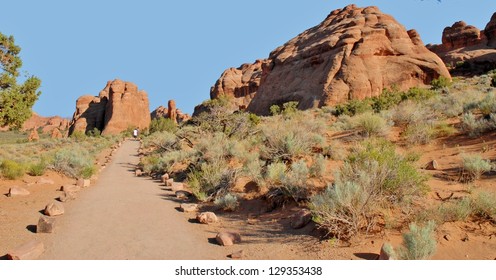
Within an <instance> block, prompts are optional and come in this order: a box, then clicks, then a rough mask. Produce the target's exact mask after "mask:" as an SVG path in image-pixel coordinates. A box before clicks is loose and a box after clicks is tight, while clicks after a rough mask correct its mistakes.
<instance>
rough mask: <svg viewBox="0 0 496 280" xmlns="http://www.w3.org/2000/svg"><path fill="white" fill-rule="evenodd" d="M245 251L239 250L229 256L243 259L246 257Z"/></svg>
mask: <svg viewBox="0 0 496 280" xmlns="http://www.w3.org/2000/svg"><path fill="white" fill-rule="evenodd" d="M244 253H245V252H244V251H243V250H241V251H237V252H234V253H232V254H230V255H229V256H228V257H230V258H231V259H235V260H239V259H242V258H243V257H244Z"/></svg>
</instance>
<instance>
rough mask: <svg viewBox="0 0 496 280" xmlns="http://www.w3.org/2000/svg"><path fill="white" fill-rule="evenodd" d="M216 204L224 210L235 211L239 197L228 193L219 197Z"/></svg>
mask: <svg viewBox="0 0 496 280" xmlns="http://www.w3.org/2000/svg"><path fill="white" fill-rule="evenodd" d="M214 204H215V205H217V206H219V207H220V208H222V210H224V211H235V210H236V208H238V205H239V202H238V197H237V196H235V195H233V194H231V193H227V194H225V195H223V196H220V197H217V198H216V199H215V200H214Z"/></svg>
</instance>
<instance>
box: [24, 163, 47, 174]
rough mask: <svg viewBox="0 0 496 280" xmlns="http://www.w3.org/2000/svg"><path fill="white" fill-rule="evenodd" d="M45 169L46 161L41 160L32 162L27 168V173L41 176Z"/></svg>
mask: <svg viewBox="0 0 496 280" xmlns="http://www.w3.org/2000/svg"><path fill="white" fill-rule="evenodd" d="M46 169H47V163H46V162H45V161H44V160H41V161H40V162H38V163H33V164H31V165H30V166H29V168H28V174H29V175H31V176H42V175H43V174H45V171H46Z"/></svg>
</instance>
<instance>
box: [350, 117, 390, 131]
mask: <svg viewBox="0 0 496 280" xmlns="http://www.w3.org/2000/svg"><path fill="white" fill-rule="evenodd" d="M351 122H352V127H353V129H356V130H358V131H359V133H360V134H361V135H363V136H365V137H372V136H384V135H386V134H387V132H388V130H389V128H390V126H389V125H388V123H387V121H386V120H385V119H384V118H382V117H381V116H379V115H377V114H373V113H371V112H366V113H363V114H360V115H355V116H354V117H353V118H352V120H351Z"/></svg>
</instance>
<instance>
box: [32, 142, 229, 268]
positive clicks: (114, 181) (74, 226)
mask: <svg viewBox="0 0 496 280" xmlns="http://www.w3.org/2000/svg"><path fill="white" fill-rule="evenodd" d="M138 146H139V142H137V141H128V142H125V143H124V144H123V146H122V147H121V149H119V150H118V152H117V153H116V154H115V157H114V159H113V161H112V163H111V164H110V165H109V166H108V168H106V169H105V170H104V171H103V172H102V174H101V176H100V179H99V180H98V182H97V183H96V185H94V186H92V187H91V188H90V189H87V190H85V191H84V192H82V193H80V196H79V198H78V199H77V200H76V201H74V202H72V203H71V205H67V206H66V213H65V214H64V215H63V216H61V217H59V218H58V225H57V231H56V233H54V234H52V235H46V236H45V239H46V241H45V245H46V247H47V250H46V252H45V253H44V255H43V256H42V257H41V258H43V259H213V258H223V257H225V255H224V254H223V253H221V252H215V249H216V247H219V246H217V245H213V244H210V243H209V242H208V236H207V235H206V234H203V233H202V232H201V231H199V230H198V229H196V230H195V229H194V226H195V225H194V224H192V223H190V222H188V219H186V218H185V217H184V213H180V212H178V211H177V210H176V209H175V208H176V207H177V206H178V205H177V203H175V202H173V201H171V200H168V199H166V197H164V191H163V190H162V189H161V187H159V186H158V184H157V183H155V182H153V181H152V180H149V179H144V178H139V177H135V176H134V173H133V171H134V165H135V164H136V163H138V161H139V159H138V156H137V155H136V151H137V149H138ZM212 249H213V250H212Z"/></svg>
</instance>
